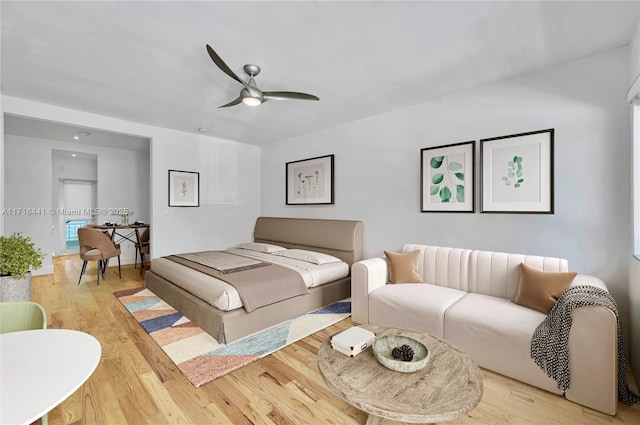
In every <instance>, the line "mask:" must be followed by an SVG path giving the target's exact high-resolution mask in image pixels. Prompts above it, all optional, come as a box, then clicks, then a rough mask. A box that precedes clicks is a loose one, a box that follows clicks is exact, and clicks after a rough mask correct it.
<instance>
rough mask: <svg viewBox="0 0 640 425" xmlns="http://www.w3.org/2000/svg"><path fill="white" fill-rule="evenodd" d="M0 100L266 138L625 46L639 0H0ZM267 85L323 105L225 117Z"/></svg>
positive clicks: (243, 138) (268, 106)
mask: <svg viewBox="0 0 640 425" xmlns="http://www.w3.org/2000/svg"><path fill="white" fill-rule="evenodd" d="M0 12H1V17H2V23H1V24H2V30H1V31H2V33H1V37H2V40H1V42H2V51H1V55H2V63H1V66H2V68H1V72H2V73H1V79H2V81H1V84H2V87H1V89H2V94H5V95H9V96H16V97H22V98H26V99H32V100H37V101H41V102H45V103H50V104H56V105H61V106H65V107H69V108H74V109H79V110H84V111H89V112H94V113H98V114H102V115H107V116H113V117H118V118H123V119H127V120H131V121H138V122H142V123H148V124H152V125H156V126H160V127H167V128H173V129H179V130H183V131H187V132H194V133H195V132H198V129H199V128H206V129H207V130H208V134H209V135H212V136H216V137H221V138H225V139H230V140H236V141H239V142H244V143H250V144H255V145H259V146H263V145H266V144H268V143H272V142H275V141H279V140H283V139H287V138H290V137H294V136H297V135H300V134H304V133H309V132H314V131H317V130H321V129H323V128H328V127H332V126H337V125H340V124H343V123H347V122H350V121H354V120H358V119H361V118H364V117H368V116H372V115H376V114H380V113H384V112H386V111H390V110H395V109H399V108H404V107H407V106H410V105H414V104H418V103H421V102H425V101H427V100H429V99H433V98H437V97H440V96H443V95H447V94H449V93H453V92H456V91H459V90H462V89H465V88H469V87H473V86H476V85H480V84H484V83H487V82H491V81H495V80H499V79H503V78H509V77H511V76H514V75H518V74H522V73H526V72H530V71H533V70H537V69H540V68H544V67H547V66H550V65H553V64H557V63H561V62H566V61H569V60H573V59H576V58H580V57H584V56H588V55H591V54H594V53H597V52H600V51H603V50H608V49H612V48H616V47H619V46H623V45H625V44H627V43H628V42H629V40H630V39H631V37H632V35H633V31H634V30H635V27H636V25H637V23H638V17H639V8H638V1H626V2H614V1H601V2H599V1H590V2H573V1H563V2H560V1H543V2H538V1H534V2H517V1H498V2H487V1H471V2H461V1H445V2H438V1H422V2H420V1H408V2H400V1H374V2H369V1H357V2H337V1H331V2H311V1H301V2H284V1H276V2H266V1H258V2H249V1H239V2H238V1H236V2H225V1H199V2H186V1H174V2H147V1H143V2H122V1H117V2H106V1H100V2H61V1H56V2H24V1H15V2H14V1H5V0H3V1H2V3H1V5H0ZM206 44H210V45H211V46H212V47H213V48H214V49H215V50H216V51H217V52H218V54H219V55H220V56H221V57H222V59H223V60H224V61H225V62H226V63H227V65H229V67H230V68H231V69H232V70H233V71H234V72H235V73H236V74H237V75H238V76H241V78H243V77H244V73H243V71H242V66H243V65H244V64H246V63H254V64H257V65H259V66H260V67H261V68H262V72H261V73H260V75H259V76H257V77H256V81H257V84H258V87H260V88H261V89H263V90H269V91H277V90H289V91H301V92H306V93H311V94H314V95H316V96H318V97H320V101H319V102H312V101H271V102H267V103H265V104H263V105H261V106H259V107H255V108H252V107H249V106H246V105H243V104H240V105H238V106H234V107H230V108H223V109H218V108H217V107H218V106H220V105H222V104H225V103H227V102H229V101H231V100H233V99H235V98H236V97H237V96H238V94H239V91H240V89H241V88H242V86H241V85H240V84H239V83H238V82H236V81H234V80H232V79H231V78H230V77H228V76H227V75H225V74H224V73H223V72H222V71H220V70H219V69H218V68H217V67H216V66H215V65H214V63H213V62H212V61H211V59H210V58H209V56H208V55H207V52H206V49H205V45H206Z"/></svg>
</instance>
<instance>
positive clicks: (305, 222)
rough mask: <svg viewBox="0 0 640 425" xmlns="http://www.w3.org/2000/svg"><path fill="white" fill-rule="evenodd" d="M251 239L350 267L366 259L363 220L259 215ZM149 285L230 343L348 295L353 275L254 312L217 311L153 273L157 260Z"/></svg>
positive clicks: (189, 316) (168, 301)
mask: <svg viewBox="0 0 640 425" xmlns="http://www.w3.org/2000/svg"><path fill="white" fill-rule="evenodd" d="M253 237H254V241H255V242H264V243H271V244H275V245H280V246H283V247H285V248H298V249H309V250H312V251H318V252H323V253H326V254H330V255H333V256H335V257H338V258H340V259H341V260H343V261H345V262H347V263H348V264H349V266H351V265H352V264H353V263H354V262H356V261H359V260H361V259H362V222H361V221H351V220H322V219H305V218H274V217H259V218H258V219H257V220H256V226H255V229H254V233H253ZM145 287H147V288H149V289H150V290H151V291H152V292H153V293H154V294H156V295H157V296H159V297H160V298H162V299H163V300H164V301H165V302H167V303H168V304H170V305H171V306H172V307H173V308H175V309H176V310H178V311H179V312H181V313H182V314H184V315H185V316H186V317H187V318H188V319H189V320H191V321H192V322H193V323H195V324H196V325H198V326H200V327H201V328H202V329H204V330H205V331H206V332H207V333H209V334H210V335H211V336H213V337H214V338H215V339H216V340H218V341H219V342H222V343H229V342H231V341H234V340H236V339H238V338H241V337H243V336H246V335H249V334H252V333H254V332H257V331H259V330H262V329H265V328H267V327H269V326H272V325H275V324H278V323H281V322H284V321H286V320H289V319H291V318H293V317H296V316H299V315H301V314H305V313H308V312H310V311H313V310H316V309H318V308H321V307H325V306H327V305H329V304H332V303H334V302H336V301H339V300H342V299H345V298H348V297H349V296H350V295H351V276H347V277H346V278H343V279H340V280H336V281H333V282H329V283H327V284H324V285H322V286H319V287H315V288H310V289H309V293H308V294H305V295H301V296H297V297H293V298H290V299H287V300H284V301H280V302H278V303H275V304H271V305H267V306H264V307H261V308H258V309H256V310H253V311H252V312H251V313H247V312H246V311H245V310H244V308H238V309H235V310H232V311H222V310H219V309H217V308H215V307H213V306H211V305H210V304H208V303H206V302H205V301H203V300H201V299H200V298H198V297H196V296H194V295H192V294H191V293H190V292H187V291H185V290H184V289H182V288H180V287H178V286H176V285H174V284H173V283H171V282H170V281H168V280H166V279H164V278H163V277H160V276H158V275H157V274H155V273H153V264H152V266H151V270H148V271H147V272H146V273H145Z"/></svg>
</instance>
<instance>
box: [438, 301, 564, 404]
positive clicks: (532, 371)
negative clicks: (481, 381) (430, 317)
mask: <svg viewBox="0 0 640 425" xmlns="http://www.w3.org/2000/svg"><path fill="white" fill-rule="evenodd" d="M545 317H546V316H545V315H544V314H543V313H541V312H539V311H537V310H533V309H530V308H523V307H522V306H519V305H517V304H514V303H513V302H511V301H510V300H507V299H504V298H499V297H493V296H490V295H482V294H467V295H465V296H464V298H462V299H461V300H459V301H458V302H456V303H455V304H453V305H452V306H451V307H449V309H448V310H447V313H446V318H445V323H444V338H445V339H446V340H447V341H449V342H451V343H452V344H454V345H456V346H458V347H460V348H461V349H462V350H463V351H464V352H466V353H467V354H469V355H470V356H471V357H472V358H473V359H474V360H475V361H476V362H477V363H478V365H479V366H480V367H483V368H486V369H489V370H492V371H494V372H497V373H500V374H502V375H506V376H509V377H512V378H514V379H517V380H519V381H522V382H526V383H527V384H531V385H534V386H536V387H538V388H542V389H545V390H547V391H550V392H553V393H556V394H560V390H558V388H557V386H556V382H555V381H554V380H553V379H551V378H549V377H548V376H547V375H546V373H544V372H543V371H542V369H540V368H539V367H538V365H536V364H535V362H534V361H533V359H531V354H530V349H531V337H532V336H533V332H534V331H535V329H536V327H537V326H538V325H539V324H540V322H542V321H543V320H544V318H545Z"/></svg>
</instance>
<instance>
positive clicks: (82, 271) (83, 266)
mask: <svg viewBox="0 0 640 425" xmlns="http://www.w3.org/2000/svg"><path fill="white" fill-rule="evenodd" d="M86 270H87V262H86V261H85V262H83V263H82V269H80V277H79V278H78V285H80V281H81V280H82V275H83V274H84V272H85V271H86Z"/></svg>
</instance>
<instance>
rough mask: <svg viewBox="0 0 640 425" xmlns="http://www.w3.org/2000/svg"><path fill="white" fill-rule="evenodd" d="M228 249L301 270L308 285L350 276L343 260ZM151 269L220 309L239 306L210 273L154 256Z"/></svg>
mask: <svg viewBox="0 0 640 425" xmlns="http://www.w3.org/2000/svg"><path fill="white" fill-rule="evenodd" d="M227 251H229V252H233V253H235V254H238V255H243V256H245V257H250V258H255V259H259V260H263V261H268V262H271V263H274V264H278V265H281V266H284V267H287V268H289V269H291V270H295V271H297V272H298V273H300V275H301V276H302V279H303V280H304V283H305V285H306V286H307V288H313V287H316V286H320V285H323V284H325V283H328V282H332V281H334V280H337V279H342V278H343V277H346V276H348V275H349V265H348V264H347V263H345V262H343V261H341V262H336V263H327V264H321V265H317V264H312V263H308V262H306V261H301V260H295V259H292V258H286V257H281V256H277V255H271V254H267V253H262V252H257V251H249V250H246V249H228V250H227ZM151 270H152V271H153V272H154V273H155V274H157V275H158V276H162V277H163V278H165V279H167V280H168V281H170V282H173V283H174V284H175V285H177V286H179V287H181V288H183V289H184V290H186V291H188V292H190V293H192V294H194V295H195V296H197V297H198V298H200V299H202V300H203V301H205V302H207V303H209V304H211V305H212V306H214V307H216V308H217V309H219V310H223V311H230V310H235V309H237V308H241V307H242V301H241V300H240V295H239V294H238V291H236V289H235V288H234V287H233V286H231V285H229V284H228V283H227V282H224V281H222V280H220V279H216V278H215V277H213V276H209V275H207V274H204V273H200V272H199V271H197V270H193V269H191V268H189V267H187V266H183V265H182V264H179V263H176V262H175V261H172V260H169V259H166V258H162V257H161V258H154V259H153V261H152V262H151Z"/></svg>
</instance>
